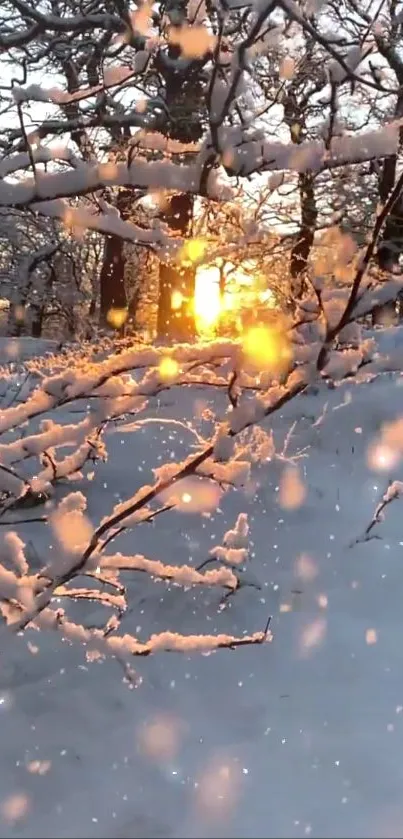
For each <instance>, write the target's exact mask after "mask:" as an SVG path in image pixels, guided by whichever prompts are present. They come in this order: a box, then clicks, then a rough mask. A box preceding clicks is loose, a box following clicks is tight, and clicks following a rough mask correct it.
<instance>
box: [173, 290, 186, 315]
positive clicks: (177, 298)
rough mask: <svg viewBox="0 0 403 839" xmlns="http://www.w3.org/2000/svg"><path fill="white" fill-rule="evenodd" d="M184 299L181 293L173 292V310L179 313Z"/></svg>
mask: <svg viewBox="0 0 403 839" xmlns="http://www.w3.org/2000/svg"><path fill="white" fill-rule="evenodd" d="M183 301H184V297H183V294H182V292H181V291H173V292H172V295H171V309H173V310H175V311H177V310H178V309H180V308H181V306H182V304H183Z"/></svg>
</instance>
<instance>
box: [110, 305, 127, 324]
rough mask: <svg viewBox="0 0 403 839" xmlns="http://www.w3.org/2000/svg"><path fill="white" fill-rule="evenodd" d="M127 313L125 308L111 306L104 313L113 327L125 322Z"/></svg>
mask: <svg viewBox="0 0 403 839" xmlns="http://www.w3.org/2000/svg"><path fill="white" fill-rule="evenodd" d="M128 314H129V312H128V310H127V309H125V308H121V309H119V308H114V307H112V308H111V309H109V312H108V313H107V315H106V320H107V322H108V323H109V326H112V327H113V329H120V327H121V326H123V324H124V323H126V321H127V317H128Z"/></svg>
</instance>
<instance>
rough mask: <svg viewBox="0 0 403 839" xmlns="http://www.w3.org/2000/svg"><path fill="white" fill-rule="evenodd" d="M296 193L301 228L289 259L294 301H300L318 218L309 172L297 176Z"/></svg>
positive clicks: (312, 178)
mask: <svg viewBox="0 0 403 839" xmlns="http://www.w3.org/2000/svg"><path fill="white" fill-rule="evenodd" d="M298 191H299V199H300V207H301V226H300V229H299V231H298V235H297V240H296V242H295V244H294V245H293V248H292V251H291V258H290V274H291V287H292V292H293V297H294V299H295V298H296V299H300V298H301V297H302V295H303V293H304V291H305V285H306V280H305V275H306V270H307V266H308V259H309V255H310V253H311V248H312V245H313V242H314V237H315V230H316V222H317V218H318V210H317V206H316V199H315V189H314V177H313V175H312V174H311V173H310V172H301V173H300V175H299V176H298Z"/></svg>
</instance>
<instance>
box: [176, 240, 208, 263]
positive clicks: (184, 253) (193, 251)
mask: <svg viewBox="0 0 403 839" xmlns="http://www.w3.org/2000/svg"><path fill="white" fill-rule="evenodd" d="M206 250H207V242H205V241H204V240H203V239H188V241H187V242H185V243H184V245H183V247H182V248H181V251H180V254H179V257H180V260H181V262H183V263H184V264H186V263H191V264H194V263H196V262H200V260H201V259H203V256H204V254H205V253H206Z"/></svg>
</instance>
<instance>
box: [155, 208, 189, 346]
mask: <svg viewBox="0 0 403 839" xmlns="http://www.w3.org/2000/svg"><path fill="white" fill-rule="evenodd" d="M192 213H193V199H192V197H191V196H190V195H186V194H185V193H181V194H179V195H173V196H172V198H171V199H170V201H169V206H168V208H167V210H166V211H165V213H164V216H163V218H164V221H165V222H166V224H168V225H169V227H170V228H171V230H172V231H176V232H179V233H180V234H181V235H182V236H186V234H187V232H188V228H189V224H190V221H191V218H192ZM195 281H196V272H195V269H194V268H193V266H181V265H168V264H166V263H164V262H161V263H160V271H159V295H158V318H157V333H158V337H159V338H160V339H168V338H175V339H176V340H178V341H187V340H191V339H192V338H193V337H194V335H195V319H194V311H193V306H192V304H193V300H194V295H195ZM174 291H177V292H179V293H180V294H181V295H182V300H183V303H182V306H180V307H179V308H178V309H172V294H173V292H174Z"/></svg>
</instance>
